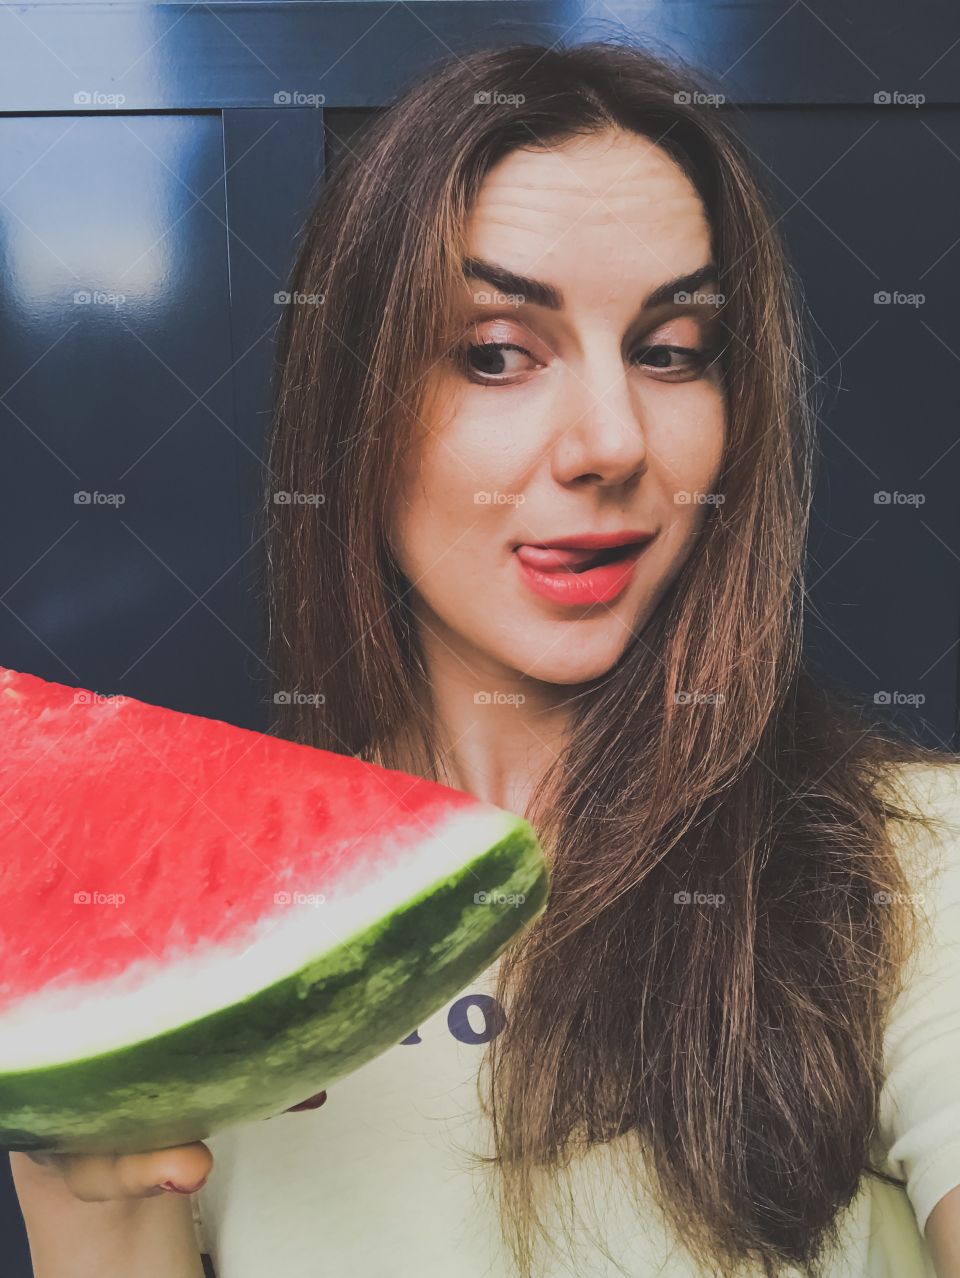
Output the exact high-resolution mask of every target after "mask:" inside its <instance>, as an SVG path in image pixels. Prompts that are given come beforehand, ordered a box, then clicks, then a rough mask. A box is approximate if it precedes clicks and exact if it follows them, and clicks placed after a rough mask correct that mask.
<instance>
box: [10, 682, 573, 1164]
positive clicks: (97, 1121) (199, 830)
mask: <svg viewBox="0 0 960 1278" xmlns="http://www.w3.org/2000/svg"><path fill="white" fill-rule="evenodd" d="M0 838H2V849H3V854H2V863H0V1147H3V1148H6V1149H46V1150H59V1151H64V1152H71V1151H73V1152H77V1151H81V1152H82V1151H85V1152H90V1153H123V1152H130V1151H134V1150H145V1149H160V1148H165V1147H167V1146H170V1145H176V1144H180V1143H182V1142H186V1141H192V1140H199V1139H203V1138H204V1137H205V1136H208V1135H210V1134H211V1133H213V1132H214V1131H215V1130H217V1129H219V1128H221V1127H225V1126H228V1125H229V1124H231V1123H235V1122H240V1121H251V1120H253V1119H256V1118H268V1117H272V1116H274V1115H276V1114H279V1113H281V1112H282V1111H284V1110H286V1109H288V1108H290V1107H291V1106H293V1105H295V1104H296V1103H298V1102H302V1101H303V1098H304V1097H306V1096H311V1095H314V1094H316V1093H317V1092H319V1091H320V1090H322V1089H323V1088H325V1087H326V1086H327V1085H328V1084H329V1083H331V1082H333V1081H334V1080H335V1079H337V1078H339V1077H341V1076H342V1075H344V1074H346V1073H348V1072H349V1071H351V1070H354V1069H356V1068H357V1066H359V1065H362V1064H363V1063H364V1062H365V1061H367V1060H369V1059H370V1058H371V1057H373V1056H375V1055H377V1054H378V1053H380V1052H382V1051H384V1050H385V1049H387V1048H389V1047H391V1046H393V1045H394V1044H396V1043H398V1042H400V1041H401V1040H402V1039H403V1038H405V1037H406V1036H408V1035H409V1034H410V1033H411V1032H412V1031H413V1030H414V1029H416V1027H417V1026H418V1025H419V1024H420V1022H421V1021H423V1020H425V1019H426V1018H427V1017H428V1016H430V1015H431V1014H432V1013H433V1012H435V1011H436V1010H437V1009H438V1008H439V1007H441V1006H442V1005H443V1003H444V1002H446V1001H447V1000H448V999H449V998H450V997H451V996H452V995H453V994H455V993H456V992H457V991H458V990H460V989H462V988H463V987H464V986H465V985H467V984H468V983H469V982H470V981H471V980H473V979H474V978H475V977H476V976H478V975H479V974H480V973H481V972H482V971H483V970H484V969H485V968H486V967H487V966H488V965H489V964H490V963H492V962H493V960H494V959H495V958H496V956H497V955H498V954H499V953H500V952H501V951H502V950H503V949H504V948H505V946H506V945H507V944H508V942H509V941H510V940H511V938H512V937H514V936H515V935H516V934H517V933H518V932H519V931H520V930H521V928H522V927H523V926H524V925H526V924H528V923H529V922H530V921H531V920H532V919H533V918H534V917H535V916H536V915H538V914H539V913H540V912H541V910H542V909H543V908H544V906H545V904H546V897H547V890H548V877H547V870H546V864H545V861H544V857H543V853H542V850H541V848H540V845H539V843H538V841H537V838H536V835H535V833H534V831H533V829H532V827H531V826H530V825H529V824H528V823H527V822H526V821H525V820H523V819H522V818H521V817H518V816H514V815H512V814H511V813H509V812H505V811H503V810H502V809H500V808H497V807H494V806H493V805H491V804H488V803H484V802H481V801H479V800H477V799H475V798H473V797H472V796H470V795H468V794H465V793H463V792H461V791H459V790H454V789H450V788H449V787H447V786H443V785H438V784H436V783H435V782H431V781H425V780H423V779H421V778H418V777H413V776H408V775H406V774H405V773H403V772H397V771H394V770H391V769H387V768H381V767H378V766H376V765H374V764H370V763H365V762H363V761H361V760H359V759H356V758H351V757H349V756H346V755H340V754H336V753H333V752H331V751H327V750H317V749H313V748H312V747H310V746H305V745H297V744H294V743H293V742H289V741H285V740H281V739H280V738H277V737H273V736H269V735H267V734H263V733H259V732H252V731H249V730H247V729H244V728H237V727H234V726H232V725H231V724H227V723H222V722H219V721H218V720H214V719H206V718H201V717H200V716H197V715H189V714H181V713H179V712H177V711H174V710H169V709H165V708H163V707H161V706H155V705H149V704H147V703H145V702H142V701H138V700H135V699H133V698H130V697H126V698H124V697H109V696H102V695H100V694H98V693H96V692H93V691H91V690H90V689H86V688H74V687H68V686H66V685H64V684H58V683H50V682H47V681H45V680H43V679H39V678H36V677H34V676H32V675H29V674H21V673H18V672H16V671H13V670H8V669H4V668H3V667H0Z"/></svg>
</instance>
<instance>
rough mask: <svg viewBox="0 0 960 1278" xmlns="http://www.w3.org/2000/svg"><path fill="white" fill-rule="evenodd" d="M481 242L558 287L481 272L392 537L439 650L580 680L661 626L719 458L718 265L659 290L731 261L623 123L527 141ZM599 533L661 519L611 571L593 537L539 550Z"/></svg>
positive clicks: (501, 182)
mask: <svg viewBox="0 0 960 1278" xmlns="http://www.w3.org/2000/svg"><path fill="white" fill-rule="evenodd" d="M468 248H469V256H470V258H471V260H472V261H473V260H477V261H479V262H481V263H482V264H483V265H484V266H488V265H493V266H496V267H497V268H499V269H501V270H503V271H508V272H511V273H512V274H513V275H514V276H524V277H526V278H527V280H528V281H529V280H534V281H540V282H541V283H542V284H544V285H549V286H550V289H551V290H552V291H553V293H554V294H555V295H557V296H554V297H553V298H549V297H547V296H543V295H540V294H542V290H540V291H539V293H538V290H537V289H535V288H533V287H532V286H530V285H529V284H526V285H524V286H523V287H522V288H521V289H520V290H519V292H520V295H521V296H517V295H516V290H515V289H514V288H510V287H508V288H503V287H497V286H496V284H495V283H492V282H491V281H490V279H488V278H486V277H485V276H476V277H473V276H472V277H471V280H470V290H469V291H468V292H467V293H466V294H465V295H464V298H463V299H462V305H463V316H464V322H463V342H462V345H461V347H460V349H459V351H457V352H454V353H453V355H452V356H451V358H450V359H448V360H443V361H441V363H440V364H438V365H437V366H436V367H434V368H433V369H432V370H431V372H430V374H429V377H428V409H427V412H426V415H425V421H424V426H425V428H426V429H425V432H424V439H423V441H422V442H421V443H420V445H419V447H418V449H417V451H416V456H415V457H414V458H413V459H412V464H411V467H410V470H409V472H408V474H407V475H406V477H405V481H404V485H403V490H402V494H401V499H400V501H399V503H398V506H397V508H396V510H395V512H394V520H393V524H392V527H391V536H390V539H391V544H392V547H393V550H394V553H395V555H396V558H397V561H398V563H399V565H400V568H401V569H402V571H403V572H404V574H405V576H406V577H407V578H408V580H409V581H410V582H411V583H413V585H414V588H415V610H416V612H417V615H418V616H419V618H420V619H421V621H422V623H423V625H424V626H425V628H426V632H425V636H424V638H425V643H426V646H427V648H428V650H429V648H430V647H431V645H432V644H433V643H434V642H436V643H439V644H442V645H443V646H445V647H446V648H447V649H448V650H450V651H452V652H455V653H456V654H458V655H459V656H460V657H462V658H463V659H464V660H465V661H467V662H469V663H471V664H472V665H473V667H474V668H478V666H483V668H484V669H485V670H487V671H489V670H490V669H491V668H496V667H499V668H501V669H504V670H505V672H513V673H522V674H524V675H528V676H531V677H533V678H536V679H540V680H544V681H547V682H551V683H557V684H575V683H580V682H583V681H586V680H589V679H592V678H596V677H597V676H599V675H602V674H603V673H604V672H605V671H607V670H609V669H610V667H611V666H612V665H613V664H614V663H615V662H616V661H617V659H618V658H619V657H620V655H621V654H622V652H623V650H624V649H625V647H626V646H627V644H628V643H629V642H630V639H631V637H632V636H633V635H634V634H636V633H638V632H639V631H640V630H642V628H643V626H644V624H645V622H646V620H647V619H648V618H649V616H650V614H651V612H652V610H653V608H654V606H655V605H656V603H657V601H658V600H659V599H660V597H661V596H662V594H663V592H664V591H665V590H666V588H667V586H668V585H669V583H670V581H671V580H672V579H673V578H674V576H675V575H676V573H677V572H678V570H679V569H680V567H681V565H682V563H683V562H684V560H685V558H686V557H687V555H688V554H689V552H690V550H691V548H692V545H693V543H694V541H695V539H696V537H697V534H698V531H699V529H700V527H701V524H702V522H703V520H704V518H705V517H706V513H707V511H708V509H709V504H708V502H707V501H705V500H704V498H705V497H708V496H709V495H710V493H711V490H712V487H713V485H714V483H715V481H716V477H717V475H718V472H719V467H720V460H721V452H722V447H723V440H724V430H725V404H724V397H723V392H722V389H721V386H720V381H719V373H718V367H719V366H718V365H714V367H713V368H706V367H705V365H706V364H707V363H708V361H709V359H710V357H711V354H712V353H713V349H712V346H711V343H716V342H718V341H719V340H720V334H719V330H718V326H717V317H716V304H715V301H714V294H715V292H716V286H715V284H714V282H713V280H712V279H705V280H704V281H703V282H702V283H700V284H699V285H696V284H694V285H692V286H691V285H690V284H687V285H686V286H684V285H683V284H679V285H676V286H675V287H671V288H670V289H669V290H668V292H669V296H668V298H667V300H666V301H662V302H660V303H659V304H655V305H652V306H649V305H648V306H647V307H646V308H645V306H644V304H645V302H646V301H647V299H648V298H649V295H650V294H651V293H652V292H653V291H654V290H655V289H658V288H659V287H660V286H661V285H664V284H665V283H667V282H668V281H671V280H675V279H677V278H678V277H682V276H689V275H692V274H693V273H695V272H697V271H699V270H700V269H701V268H702V267H704V266H706V265H707V264H708V263H709V262H710V260H711V242H710V230H709V226H708V224H707V220H706V214H705V210H704V208H703V205H702V203H701V201H700V198H699V196H698V195H697V193H696V191H695V189H694V187H693V186H692V185H691V183H690V182H689V180H688V179H687V178H686V177H685V176H684V174H683V172H682V171H681V169H680V168H679V167H678V166H677V165H676V164H675V163H674V162H673V161H672V160H671V159H670V157H669V156H668V155H667V154H666V153H665V152H664V151H662V150H661V149H659V148H658V147H656V146H655V145H654V144H653V143H652V142H650V141H649V140H648V139H645V138H642V137H639V136H636V135H633V134H624V133H619V132H617V133H606V134H603V135H594V136H593V137H590V138H586V139H578V140H577V141H576V142H572V143H569V144H566V145H564V146H563V147H560V148H558V149H556V150H553V151H549V152H545V153H544V152H534V151H531V152H523V151H516V152H513V153H511V154H510V155H509V156H507V157H506V158H505V159H504V160H503V161H502V162H501V163H500V164H499V165H498V166H497V167H496V168H494V169H493V170H492V171H491V173H490V174H489V175H488V176H487V179H486V181H485V183H484V185H483V187H482V190H481V192H480V195H479V198H478V201H477V203H476V205H475V207H474V211H473V214H472V218H471V221H470V224H469V227H468ZM494 278H496V277H494ZM677 291H681V299H680V300H675V295H676V292H677ZM684 293H686V294H692V295H693V296H694V298H695V302H694V304H691V303H689V302H684V301H683V294H684ZM550 301H552V302H553V304H552V305H550V304H547V303H548V302H550ZM488 343H497V344H498V345H496V346H487V344H488ZM500 343H504V344H506V346H505V347H503V346H500V345H499V344H500ZM670 348H682V349H681V350H679V351H678V350H672V351H671V350H670ZM588 533H603V534H607V533H632V534H634V535H636V534H639V533H648V534H653V538H652V540H650V541H648V542H647V543H646V545H645V547H644V549H643V550H642V551H641V552H640V553H639V555H638V556H635V557H634V558H633V560H632V561H629V560H628V561H627V562H626V563H625V562H624V561H623V560H621V562H620V563H619V564H614V565H613V566H608V567H607V568H606V569H602V570H599V571H595V572H589V571H582V570H583V569H584V568H585V566H586V557H587V555H588V554H590V553H591V552H590V551H581V553H580V555H579V556H575V555H573V556H572V555H570V554H569V553H568V554H566V555H562V554H557V553H556V552H554V554H553V555H552V556H551V555H550V553H549V551H548V552H544V551H542V550H541V551H540V552H539V553H538V552H537V551H536V550H531V549H529V547H530V546H531V544H539V545H540V546H543V545H545V544H546V545H549V544H550V543H552V542H555V541H557V540H559V539H560V538H569V537H579V536H582V535H583V534H588ZM592 553H593V554H595V553H596V552H595V551H594V552H592ZM591 562H592V560H591ZM630 562H632V563H633V568H632V571H631V570H630V567H629V564H630ZM577 569H581V571H577ZM478 658H480V660H479V662H478Z"/></svg>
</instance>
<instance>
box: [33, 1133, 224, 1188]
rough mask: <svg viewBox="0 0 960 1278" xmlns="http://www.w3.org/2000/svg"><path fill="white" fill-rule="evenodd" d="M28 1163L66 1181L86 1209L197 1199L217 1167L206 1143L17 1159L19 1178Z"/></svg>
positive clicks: (44, 1155)
mask: <svg viewBox="0 0 960 1278" xmlns="http://www.w3.org/2000/svg"><path fill="white" fill-rule="evenodd" d="M24 1157H27V1158H29V1159H30V1160H31V1161H32V1162H34V1163H35V1164H37V1165H38V1166H40V1167H42V1168H43V1169H44V1171H46V1172H48V1173H49V1174H50V1175H56V1176H59V1177H61V1179H62V1181H63V1184H64V1186H65V1187H66V1188H67V1189H68V1190H69V1191H70V1193H71V1194H73V1196H74V1197H75V1198H78V1199H80V1201H81V1202H85V1203H103V1202H112V1201H117V1200H119V1199H125V1198H152V1197H154V1196H155V1195H157V1194H162V1193H166V1192H170V1193H174V1192H176V1193H183V1194H190V1193H195V1192H196V1191H197V1190H198V1189H200V1187H201V1186H202V1185H203V1184H204V1182H205V1181H206V1179H207V1176H208V1175H209V1174H210V1169H211V1167H212V1166H213V1155H212V1154H211V1152H210V1150H209V1148H208V1147H207V1146H206V1145H204V1144H203V1142H202V1141H194V1142H193V1143H192V1144H190V1145H175V1146H172V1147H171V1148H170V1149H158V1150H153V1151H150V1152H147V1153H142V1154H37V1153H33V1154H30V1153H28V1154H21V1153H13V1154H11V1166H12V1167H13V1169H14V1173H15V1174H16V1172H17V1168H18V1165H19V1166H23V1164H18V1160H19V1159H21V1158H24Z"/></svg>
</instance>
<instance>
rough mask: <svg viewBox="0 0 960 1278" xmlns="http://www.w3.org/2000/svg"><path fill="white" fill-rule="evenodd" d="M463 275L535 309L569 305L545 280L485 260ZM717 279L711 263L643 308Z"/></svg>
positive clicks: (471, 263) (670, 284)
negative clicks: (518, 296)
mask: <svg viewBox="0 0 960 1278" xmlns="http://www.w3.org/2000/svg"><path fill="white" fill-rule="evenodd" d="M463 272H464V274H465V275H467V276H469V277H471V278H473V279H478V280H485V281H486V282H487V283H488V284H492V285H493V287H494V288H495V289H497V290H499V292H501V293H510V294H512V295H514V296H516V295H518V294H519V295H520V296H522V298H523V300H524V302H529V303H532V304H533V305H534V306H543V307H545V308H546V309H547V310H550V311H562V310H563V308H564V306H565V305H566V303H565V301H564V296H563V293H562V292H561V291H560V289H558V288H556V287H555V286H554V285H553V284H547V283H546V282H545V281H544V280H535V279H530V278H528V277H527V276H525V275H516V274H515V273H514V272H513V271H508V270H507V268H506V267H505V266H498V265H497V264H496V263H495V262H486V261H484V260H483V258H479V257H468V258H466V259H465V260H464V262H463ZM716 279H717V266H716V263H715V262H707V263H706V265H704V266H701V267H699V268H698V269H697V270H695V271H691V272H690V273H689V274H688V275H678V276H677V277H676V279H673V280H667V282H666V283H665V284H660V285H658V286H657V288H655V289H654V290H653V292H652V293H650V294H649V295H648V296H647V297H646V298H644V301H643V305H642V306H641V308H640V309H641V311H649V310H652V309H653V308H654V307H655V306H661V305H663V303H664V302H672V301H673V297H674V294H675V293H696V292H697V291H698V290H699V289H700V287H701V285H703V284H707V283H713V282H715V281H716Z"/></svg>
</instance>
